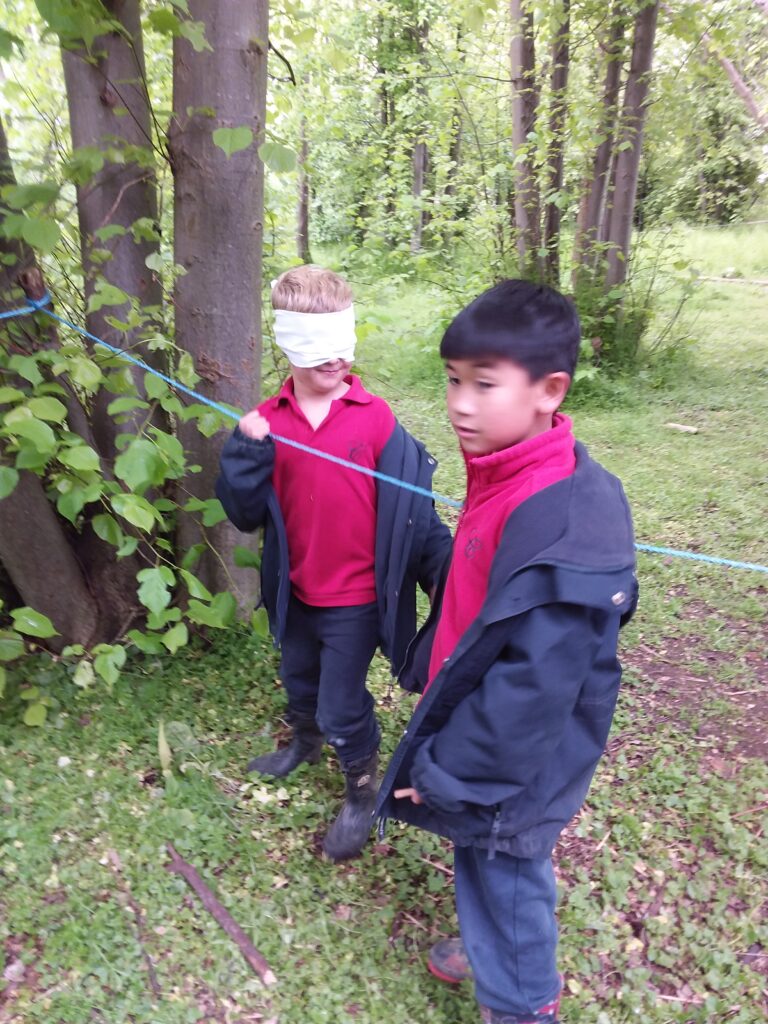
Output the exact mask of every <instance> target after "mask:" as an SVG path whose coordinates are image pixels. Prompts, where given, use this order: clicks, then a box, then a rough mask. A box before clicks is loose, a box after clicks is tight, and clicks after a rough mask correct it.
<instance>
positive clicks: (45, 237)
mask: <svg viewBox="0 0 768 1024" xmlns="http://www.w3.org/2000/svg"><path fill="white" fill-rule="evenodd" d="M21 234H22V237H23V239H24V241H25V242H28V243H29V244H30V245H31V246H32V248H33V249H39V250H40V252H52V251H53V250H54V249H55V248H56V245H57V244H58V241H59V239H60V238H61V228H60V227H59V225H58V224H57V223H56V221H55V220H50V219H49V218H47V217H46V218H43V217H28V218H27V219H26V220H25V221H24V225H23V227H22V229H21Z"/></svg>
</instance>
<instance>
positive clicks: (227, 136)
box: [212, 125, 264, 157]
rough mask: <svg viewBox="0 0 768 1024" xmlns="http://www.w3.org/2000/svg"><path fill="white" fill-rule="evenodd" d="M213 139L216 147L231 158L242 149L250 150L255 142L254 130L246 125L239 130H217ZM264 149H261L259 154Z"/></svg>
mask: <svg viewBox="0 0 768 1024" xmlns="http://www.w3.org/2000/svg"><path fill="white" fill-rule="evenodd" d="M212 138H213V143H214V145H215V146H218V147H219V149H221V150H223V151H224V153H225V154H226V156H227V157H230V156H232V154H233V153H239V152H240V150H241V149H248V147H249V146H250V144H251V143H252V142H253V130H252V129H251V128H248V127H247V126H246V125H240V127H239V128H217V129H216V131H215V132H214V133H213V136H212ZM263 148H264V147H263V146H262V147H260V149H259V152H261V149H263Z"/></svg>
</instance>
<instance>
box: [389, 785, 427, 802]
mask: <svg viewBox="0 0 768 1024" xmlns="http://www.w3.org/2000/svg"><path fill="white" fill-rule="evenodd" d="M407 799H410V801H411V803H412V804H423V803H424V801H423V800H422V799H421V797H420V796H419V794H418V793H417V792H416V790H415V789H396V790H395V800H407Z"/></svg>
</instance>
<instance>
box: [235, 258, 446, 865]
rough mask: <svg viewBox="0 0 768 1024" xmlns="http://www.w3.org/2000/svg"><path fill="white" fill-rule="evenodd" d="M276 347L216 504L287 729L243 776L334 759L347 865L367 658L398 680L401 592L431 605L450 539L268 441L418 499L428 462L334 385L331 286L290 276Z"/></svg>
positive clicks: (342, 361) (369, 732)
mask: <svg viewBox="0 0 768 1024" xmlns="http://www.w3.org/2000/svg"><path fill="white" fill-rule="evenodd" d="M272 305H273V307H274V309H275V341H276V343H277V345H278V347H279V348H281V349H282V351H283V352H284V353H285V354H286V356H287V357H288V361H289V363H290V368H291V372H290V376H289V377H288V379H287V380H286V382H285V384H284V385H283V387H282V388H281V389H280V391H279V392H278V393H277V394H276V395H275V396H274V397H272V398H269V399H267V400H266V401H265V402H262V403H261V405H259V406H258V407H257V408H256V409H254V410H253V411H251V412H249V413H247V414H246V415H245V416H243V418H242V419H241V420H240V422H239V424H238V426H237V427H236V428H235V431H234V433H233V435H232V437H231V438H230V439H229V440H228V441H227V443H226V444H225V446H224V449H223V451H222V456H221V475H220V477H219V480H218V482H217V486H216V494H217V496H218V497H219V499H220V500H221V503H222V505H223V506H224V509H225V510H226V512H227V515H228V516H229V518H230V520H231V521H232V522H233V523H234V525H235V526H236V527H237V528H238V529H239V530H242V531H246V532H250V531H252V530H256V529H258V528H260V527H262V528H263V529H264V550H263V554H262V562H261V586H262V601H263V603H264V605H265V607H266V609H267V612H268V615H269V622H270V629H271V631H272V635H273V637H274V640H275V644H276V645H278V646H279V647H280V649H281V678H282V683H283V686H284V688H285V691H286V694H287V698H288V712H287V719H288V721H289V723H290V725H291V727H292V736H291V740H290V743H289V744H288V746H286V747H283V748H282V749H279V750H276V751H274V752H273V753H269V754H263V755H261V756H259V757H256V758H254V759H253V760H252V761H251V762H250V763H249V765H248V770H249V771H255V772H260V773H261V774H263V775H268V776H271V777H274V778H283V777H285V776H286V775H288V774H289V773H290V772H292V771H293V770H294V769H295V768H297V767H298V766H299V765H300V764H302V763H303V762H305V761H306V762H310V763H313V764H314V763H316V762H317V761H318V760H319V758H320V752H321V749H322V747H323V743H324V742H325V741H326V740H327V742H328V743H330V744H331V746H332V747H334V749H335V751H336V754H337V756H338V759H339V762H340V764H341V768H342V771H343V772H344V775H345V777H346V800H345V802H344V805H343V807H342V809H341V812H340V813H339V815H338V817H337V818H336V820H335V821H334V822H333V824H332V825H331V828H330V830H329V832H328V834H327V835H326V837H325V840H324V843H323V850H324V852H325V854H326V856H328V857H329V858H330V859H331V860H334V861H341V860H345V859H348V858H350V857H355V856H357V854H359V853H360V851H361V850H362V848H363V846H364V844H365V841H366V839H367V837H368V833H369V830H370V824H371V813H372V810H373V806H374V803H375V799H376V789H377V778H376V773H377V768H378V748H379V727H378V724H377V721H376V716H375V712H374V701H373V697H372V696H371V694H370V693H369V692H368V690H367V688H366V675H367V672H368V667H369V665H370V662H371V659H372V657H373V655H374V653H375V651H376V648H377V646H381V649H382V651H383V652H384V654H385V655H386V656H387V657H388V658H389V659H390V662H391V664H392V671H393V673H394V674H396V673H397V671H398V669H399V668H400V666H401V665H402V663H403V662H404V660H405V651H406V647H407V645H408V643H409V642H410V640H411V638H412V637H413V635H414V633H415V631H416V584H417V583H418V584H419V586H421V588H422V589H423V590H424V591H425V592H427V593H430V592H431V591H433V589H434V587H435V583H436V580H437V576H438V572H439V569H440V566H441V565H442V562H443V561H444V559H445V557H446V555H447V552H448V550H449V549H450V544H451V540H450V534H449V531H448V529H447V527H446V526H444V525H443V524H442V523H441V522H440V520H439V518H438V517H437V514H436V512H435V510H434V506H433V503H432V501H431V499H430V498H428V497H426V496H425V495H421V494H417V493H415V492H413V491H408V490H405V489H403V488H399V487H396V486H393V485H392V484H388V483H385V482H382V483H378V482H377V481H376V480H375V479H374V478H373V477H371V476H369V475H365V474H363V473H357V472H355V471H354V470H352V469H350V468H348V467H343V466H338V465H335V464H333V463H332V462H329V461H328V460H326V459H322V458H320V457H318V456H317V455H315V454H312V453H310V452H305V451H301V450H299V449H297V448H294V447H292V446H288V445H285V444H280V443H279V442H278V443H275V441H274V440H273V438H272V437H271V436H270V434H271V433H272V432H274V434H276V435H278V436H282V437H285V438H287V439H289V440H292V441H296V442H299V443H301V444H304V445H307V446H308V447H309V448H312V449H316V450H319V451H321V452H325V453H327V454H329V455H332V456H336V457H338V458H342V459H345V460H347V461H350V462H354V463H356V464H357V465H359V466H361V467H365V468H367V469H371V470H378V471H379V472H381V473H384V474H386V475H388V476H393V477H396V478H398V479H401V480H405V481H406V482H410V483H412V484H415V485H417V486H419V487H420V488H423V489H425V490H427V491H429V490H430V488H431V481H432V475H433V473H434V470H435V465H436V463H435V460H434V459H433V458H432V457H431V456H430V455H429V454H428V453H427V451H426V449H425V448H424V447H423V445H422V444H420V442H418V441H416V440H415V439H414V438H413V437H411V435H410V434H409V433H408V432H407V431H406V430H405V429H404V428H403V427H402V426H401V425H400V424H399V423H398V422H397V420H396V419H395V416H394V413H393V412H392V410H391V409H390V407H389V406H388V405H387V403H386V402H385V401H384V400H383V399H381V398H378V397H377V396H375V395H372V394H371V393H370V392H368V391H367V390H366V389H365V388H364V387H363V385H362V383H361V382H360V379H359V378H358V377H356V376H355V375H354V374H351V373H350V372H349V369H350V366H351V364H352V360H353V358H354V353H355V341H356V339H355V316H354V309H353V306H352V293H351V290H350V288H349V285H348V284H347V282H346V281H344V280H343V278H341V277H339V276H338V275H337V274H334V273H333V272H332V271H329V270H325V269H323V268H321V267H316V266H301V267H295V268H293V269H291V270H288V271H286V272H285V273H284V274H282V275H281V276H280V277H279V278H278V279H277V281H275V282H274V284H273V288H272Z"/></svg>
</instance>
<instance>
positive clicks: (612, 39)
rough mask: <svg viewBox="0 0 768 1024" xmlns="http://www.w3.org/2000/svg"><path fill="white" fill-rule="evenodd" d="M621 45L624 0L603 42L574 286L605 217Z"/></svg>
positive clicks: (614, 12)
mask: <svg viewBox="0 0 768 1024" xmlns="http://www.w3.org/2000/svg"><path fill="white" fill-rule="evenodd" d="M623 48H624V18H623V0H617V2H615V3H614V4H613V8H612V11H611V21H610V30H609V37H608V41H607V45H606V48H605V49H606V66H605V79H604V82H603V98H602V102H601V110H600V122H599V125H598V131H597V134H598V138H599V139H600V142H599V144H598V146H597V149H596V150H595V152H594V156H593V159H592V166H591V170H590V174H589V176H588V178H587V180H586V182H585V187H584V191H583V193H582V200H581V203H580V206H579V216H578V219H577V223H576V233H575V237H574V242H573V286H574V288H575V287H576V286H577V284H578V282H579V280H580V279H581V275H582V272H583V271H584V270H586V271H587V272H591V271H592V270H593V269H594V266H593V262H594V246H595V242H597V241H599V240H600V235H601V223H602V221H603V218H604V213H605V207H606V199H607V194H608V182H609V178H610V171H611V154H612V153H613V147H614V137H615V133H616V122H617V118H618V102H619V88H620V85H621V57H622V53H623Z"/></svg>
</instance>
